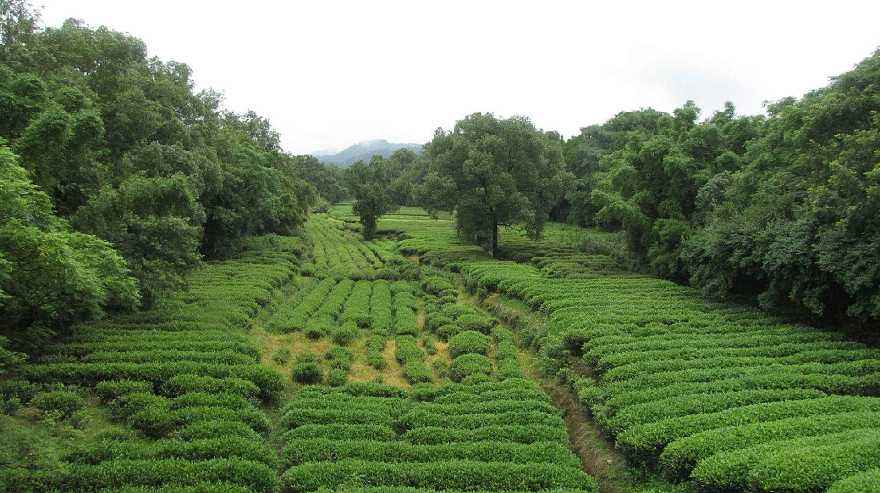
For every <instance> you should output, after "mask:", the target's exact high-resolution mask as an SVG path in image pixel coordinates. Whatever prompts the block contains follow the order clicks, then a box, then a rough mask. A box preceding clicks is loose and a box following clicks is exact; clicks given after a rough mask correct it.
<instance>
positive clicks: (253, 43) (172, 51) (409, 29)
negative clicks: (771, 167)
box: [34, 0, 880, 153]
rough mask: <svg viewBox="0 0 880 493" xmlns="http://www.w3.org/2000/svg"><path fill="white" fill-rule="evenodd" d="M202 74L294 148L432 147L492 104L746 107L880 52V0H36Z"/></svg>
mask: <svg viewBox="0 0 880 493" xmlns="http://www.w3.org/2000/svg"><path fill="white" fill-rule="evenodd" d="M34 3H35V5H42V6H43V7H44V9H43V20H44V23H45V24H46V25H49V26H57V25H59V24H60V23H61V22H62V21H63V20H64V19H67V18H69V17H75V18H78V19H82V20H84V21H85V22H86V23H88V24H89V25H91V26H98V25H107V26H109V27H111V28H112V29H115V30H118V31H124V32H127V33H130V34H132V35H135V36H137V37H139V38H141V39H143V40H144V41H145V42H146V44H147V47H148V49H149V52H150V54H151V55H155V56H158V57H159V58H161V59H163V60H176V61H180V62H184V63H187V64H189V65H190V66H191V67H192V68H193V70H194V73H195V80H196V83H197V86H198V87H199V88H208V87H210V88H214V89H217V90H220V91H221V92H223V93H224V94H225V104H226V107H227V108H229V109H231V110H235V111H246V110H248V109H253V110H254V111H256V112H257V113H259V114H261V115H264V116H267V117H268V118H269V119H270V120H271V122H272V124H273V125H274V126H275V127H276V128H277V129H278V131H279V132H280V133H281V136H282V140H283V145H284V147H285V149H287V150H288V151H291V152H296V153H308V152H311V151H316V150H324V149H341V148H343V147H346V146H348V145H350V144H352V143H355V142H358V141H363V140H370V139H377V138H385V139H388V140H390V141H394V142H416V143H424V142H426V141H428V140H430V139H431V136H432V135H433V132H434V129H435V128H437V127H444V128H450V127H452V125H454V123H455V121H456V120H457V119H459V118H461V117H463V116H465V115H467V114H469V113H472V112H475V111H490V112H494V113H496V114H498V115H500V116H510V115H513V114H520V115H526V116H529V117H531V118H532V120H533V121H534V122H535V124H536V125H537V126H538V127H540V128H543V129H545V130H557V131H560V132H561V133H563V134H564V135H566V136H568V135H572V134H575V133H577V132H578V129H579V128H581V127H583V126H586V125H589V124H592V123H601V122H603V121H605V120H607V119H608V118H610V117H611V116H613V115H614V114H615V113H617V112H619V111H623V110H632V109H638V108H641V107H648V106H651V107H654V108H656V109H660V110H667V111H668V110H672V109H673V108H675V107H677V106H679V105H681V104H682V103H684V102H685V101H687V100H688V99H693V100H694V101H696V102H697V104H698V105H699V106H700V107H701V108H703V109H704V112H703V115H704V116H705V115H708V114H709V113H711V111H714V110H716V109H718V108H720V107H721V106H722V105H723V103H724V101H726V100H730V101H733V102H734V103H735V104H736V105H737V108H738V109H739V110H740V112H742V113H757V112H760V111H762V107H763V106H762V105H763V102H764V101H766V100H775V99H779V98H781V97H785V96H799V95H801V94H803V93H804V92H806V91H808V90H810V89H813V88H817V87H821V86H823V85H825V84H827V82H828V78H829V77H831V76H834V75H836V74H839V73H841V72H844V71H846V70H849V69H850V68H852V67H853V66H854V65H855V64H856V63H858V62H859V61H860V60H862V59H864V58H865V57H867V56H869V55H870V54H871V53H872V52H873V51H874V50H875V49H877V48H878V47H880V23H878V20H880V1H877V0H873V1H872V0H866V1H848V0H836V1H833V2H829V1H822V2H813V1H804V0H801V1H774V0H763V1H743V0H739V1H736V2H731V1H723V2H722V1H711V0H703V1H693V2H691V1H666V2H662V1H656V0H650V1H638V2H636V1H619V0H618V1H614V2H601V3H600V2H587V1H570V2H565V1H548V0H540V1H539V0H535V1H532V2H518V1H511V0H507V1H477V0H471V1H454V0H443V1H414V0H408V1H345V2H343V1H327V0H323V1H317V0H316V1H283V2H282V1H259V0H248V1H245V2H242V1H234V2H233V1H216V0H215V1H207V0H205V1H196V0H175V1H168V0H152V1H148V2H147V1H122V0H77V1H74V0H34Z"/></svg>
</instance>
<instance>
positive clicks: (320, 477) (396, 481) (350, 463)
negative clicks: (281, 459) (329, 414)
mask: <svg viewBox="0 0 880 493" xmlns="http://www.w3.org/2000/svg"><path fill="white" fill-rule="evenodd" d="M352 480H356V481H357V482H358V483H359V484H361V485H364V486H379V485H382V486H415V487H418V488H430V489H435V490H445V489H463V490H464V489H470V490H473V489H477V490H516V489H519V490H526V491H538V490H544V489H551V488H573V489H579V490H583V491H598V487H597V484H596V482H595V480H594V479H593V478H591V477H590V476H588V475H587V474H585V473H584V472H583V471H581V470H580V469H577V468H566V467H563V466H558V465H554V464H510V463H497V462H472V461H444V462H439V461H438V462H434V463H400V464H389V463H385V462H368V461H357V460H344V461H338V462H312V463H307V464H302V465H299V466H294V467H292V468H290V469H288V470H287V471H286V472H285V473H284V475H283V476H282V483H283V484H284V486H285V488H287V489H288V490H289V491H291V492H295V493H299V492H306V491H316V490H318V489H320V488H330V489H335V488H336V487H338V486H340V485H343V484H346V483H347V482H350V481H352Z"/></svg>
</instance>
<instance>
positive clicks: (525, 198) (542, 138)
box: [423, 113, 571, 256]
mask: <svg viewBox="0 0 880 493" xmlns="http://www.w3.org/2000/svg"><path fill="white" fill-rule="evenodd" d="M427 153H428V157H429V158H430V160H431V163H430V171H429V174H428V176H427V178H426V179H425V184H424V187H423V195H424V201H425V205H426V207H428V208H429V209H441V210H454V211H455V212H456V226H457V228H458V232H459V235H460V236H461V237H462V238H463V239H465V240H467V241H470V242H473V243H476V244H479V245H483V246H484V247H486V248H487V249H488V250H489V251H490V252H491V253H492V255H493V256H496V255H497V253H498V227H499V226H504V225H513V224H521V225H523V226H524V227H525V228H526V231H527V232H528V233H529V235H530V236H532V237H535V238H537V237H538V236H540V235H541V232H542V231H543V229H544V223H545V222H546V221H547V218H548V215H549V213H550V210H551V209H552V208H553V206H554V205H555V204H556V203H557V202H558V201H559V199H560V198H561V197H562V195H563V193H564V192H565V187H566V184H567V183H568V182H570V181H571V174H570V173H567V172H566V171H565V170H564V166H563V163H562V150H561V145H560V142H559V140H558V139H552V138H550V137H549V136H548V135H546V134H544V133H542V132H541V131H539V130H538V129H536V128H535V126H534V125H533V124H532V123H531V122H530V121H529V120H528V119H527V118H524V117H513V118H508V119H498V118H496V117H495V116H494V115H492V114H491V113H485V114H484V113H474V114H472V115H469V116H468V117H466V118H465V119H463V120H460V121H459V122H458V123H456V124H455V128H454V129H453V130H452V131H449V132H447V131H444V130H442V129H440V130H438V131H437V133H436V134H435V135H434V139H433V140H432V141H431V142H430V143H429V144H428V146H427Z"/></svg>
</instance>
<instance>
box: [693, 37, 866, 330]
mask: <svg viewBox="0 0 880 493" xmlns="http://www.w3.org/2000/svg"><path fill="white" fill-rule="evenodd" d="M878 81H880V52H877V53H875V54H873V55H872V56H871V57H869V58H867V59H865V60H864V61H862V62H861V63H860V64H859V65H858V66H857V67H856V68H855V69H854V70H852V71H850V72H847V73H845V74H842V75H840V76H839V77H836V78H835V79H834V81H833V82H832V83H831V84H830V85H829V86H828V87H826V88H823V89H819V90H816V91H812V92H810V93H808V94H807V95H805V96H804V97H803V98H802V99H800V100H798V101H795V100H793V99H785V100H782V101H780V102H778V103H776V104H774V105H772V106H771V107H770V109H769V111H770V118H769V119H768V120H767V124H766V127H765V130H764V132H763V133H762V135H761V136H760V137H759V138H756V139H755V140H754V141H752V143H751V145H750V146H749V148H748V153H747V158H748V159H747V165H746V166H744V167H743V168H742V169H741V170H740V171H739V172H737V173H734V174H732V175H731V176H729V177H726V178H725V181H724V182H721V183H719V184H718V190H719V191H718V192H717V193H715V192H713V193H714V195H713V194H710V193H708V191H707V192H706V195H707V196H709V197H708V198H707V200H706V201H707V205H708V206H707V207H705V209H706V210H707V212H708V214H707V220H706V228H705V230H704V231H701V232H700V234H698V235H696V236H695V237H694V238H693V240H692V241H691V242H689V248H688V249H687V250H686V252H685V255H684V261H685V262H686V263H687V264H688V265H689V267H690V269H691V271H692V272H693V283H694V284H695V285H696V286H699V287H700V288H701V289H703V291H704V292H706V293H708V294H711V295H715V296H720V297H733V296H739V295H745V296H754V295H755V293H758V296H757V300H758V301H759V302H760V303H761V304H762V306H765V307H780V306H781V307H793V308H795V309H797V310H798V311H799V312H800V313H804V314H808V315H811V316H814V317H824V318H826V319H829V320H834V319H839V318H842V317H845V318H849V319H852V320H856V321H861V322H863V323H864V322H868V321H870V320H872V319H877V317H878V315H880V296H878V289H880V277H878V276H880V270H878V267H877V262H876V259H878V258H880V255H878V252H880V250H878V248H880V247H878V245H880V243H878V241H877V238H878V235H880V222H878V219H877V218H878V217H880V214H878V210H880V197H878V195H877V190H878V187H877V184H878V181H877V180H878V179H880V171H878V168H877V158H878V152H880V151H878V149H880V130H878V128H880V125H878V123H880V116H878V114H877V112H878V110H880V106H878V100H877V94H878V91H880V89H878V87H880V86H878Z"/></svg>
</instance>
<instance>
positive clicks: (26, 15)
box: [0, 1, 336, 328]
mask: <svg viewBox="0 0 880 493" xmlns="http://www.w3.org/2000/svg"><path fill="white" fill-rule="evenodd" d="M0 35H2V40H3V43H2V45H0V108H2V111H0V137H2V138H3V139H5V140H4V144H3V157H2V159H3V160H4V164H3V166H4V170H3V172H4V186H8V187H17V188H15V190H25V189H27V190H30V191H29V192H28V196H29V197H31V198H32V199H31V200H30V201H28V202H16V203H17V204H18V205H17V206H16V207H17V209H16V210H18V212H17V213H16V214H15V215H14V217H12V216H11V217H10V218H7V219H4V223H3V228H4V230H3V231H4V234H3V239H2V240H0V242H2V245H0V258H3V259H4V263H3V265H4V276H3V279H4V286H7V287H8V286H16V289H15V290H9V289H5V288H4V291H6V293H5V298H4V300H3V304H4V305H3V306H4V310H7V311H5V312H4V314H6V315H9V317H4V319H5V320H8V321H10V322H14V324H15V325H16V326H18V327H29V326H32V325H35V324H43V325H45V326H49V325H51V326H54V327H56V328H57V327H60V326H63V325H69V324H71V323H74V322H76V321H79V320H85V319H89V318H95V317H99V316H101V313H102V311H103V310H104V309H105V308H111V307H112V308H114V309H116V308H123V307H128V308H131V305H132V304H138V303H140V304H143V305H145V306H149V305H150V304H151V303H152V302H153V301H154V300H155V299H156V297H157V295H158V294H159V293H161V292H163V291H167V290H169V289H176V288H179V287H180V286H181V284H182V282H183V279H184V275H185V274H186V273H187V272H188V271H190V270H191V269H193V268H195V267H196V266H198V265H199V264H200V263H201V262H202V260H203V259H205V258H207V259H214V258H222V257H225V256H228V255H231V254H233V253H235V252H236V250H237V249H238V246H239V244H240V243H241V240H242V239H244V238H246V237H248V236H251V235H258V234H265V233H290V232H292V231H294V230H295V229H296V228H298V227H299V226H300V225H301V224H302V223H303V222H304V221H305V219H306V214H307V211H308V209H309V207H311V206H312V205H313V204H314V203H315V201H316V199H317V194H316V190H315V187H314V186H313V185H311V184H310V183H309V182H308V181H306V179H304V177H305V176H306V175H308V172H309V171H310V170H308V169H307V168H308V166H309V165H310V164H311V163H309V162H308V160H307V159H303V158H297V157H294V156H290V155H287V154H285V153H284V152H283V151H282V150H281V148H280V144H279V142H280V140H279V136H278V134H277V132H276V131H275V130H274V129H273V128H272V126H271V125H270V123H269V122H268V121H267V120H266V119H265V118H263V117H260V116H259V115H256V114H255V113H252V112H249V113H245V114H234V113H230V112H228V111H225V110H223V109H222V105H221V102H222V101H221V97H220V96H219V94H218V93H216V92H213V91H210V90H209V91H200V92H197V91H195V90H194V85H193V81H192V73H191V70H190V68H189V67H188V66H187V65H185V64H182V63H178V62H174V61H162V60H159V59H158V58H155V57H151V56H149V55H148V53H147V49H146V46H145V45H144V43H143V42H142V41H141V40H139V39H137V38H134V37H132V36H129V35H126V34H123V33H119V32H115V31H112V30H110V29H108V28H105V27H99V28H91V27H89V26H87V25H85V24H83V23H82V22H79V21H74V20H68V21H66V22H65V23H64V24H63V25H62V26H60V27H58V28H55V27H47V28H42V27H41V26H40V21H39V18H38V16H37V15H36V14H34V12H33V11H32V10H31V9H30V8H29V6H28V4H27V2H23V1H13V2H3V3H2V8H0ZM13 178H14V179H13ZM7 180H9V181H8V182H7ZM9 193H18V192H12V191H10V192H9ZM333 198H336V197H333ZM6 205H7V204H4V206H6ZM9 214H12V213H11V212H10V213H9ZM48 244H52V245H54V246H53V247H52V249H51V252H54V253H51V255H50V254H49V253H48V252H49V251H50V250H49V249H46V250H45V252H44V253H45V255H43V256H39V255H36V256H33V255H30V256H29V253H30V254H33V253H34V252H36V251H37V250H35V249H37V248H38V247H39V246H40V245H48ZM77 252H80V253H77ZM38 261H39V262H44V264H43V265H41V267H40V270H43V269H46V272H47V275H46V276H44V277H34V278H32V279H26V278H25V277H24V276H27V275H28V274H27V273H28V272H33V271H32V270H31V269H28V268H27V267H26V266H25V264H24V263H26V262H38ZM99 261H100V262H99ZM53 262H54V263H56V264H57V266H58V269H55V271H57V272H58V275H59V276H61V270H59V269H61V267H60V266H61V265H65V264H64V263H65V262H66V263H68V264H69V263H71V262H77V263H78V265H77V266H75V267H71V266H68V267H67V268H69V269H70V272H79V273H82V275H68V276H66V278H65V279H64V280H63V281H64V282H61V281H60V280H59V283H60V284H58V287H57V289H58V290H60V291H61V292H63V293H64V294H61V293H56V294H57V296H54V295H53V296H49V295H48V293H49V291H44V295H43V296H42V297H37V296H34V295H32V294H33V293H32V292H31V291H28V290H31V289H33V290H42V289H49V284H51V282H54V281H53V279H54V278H53V277H52V276H51V275H50V274H49V273H50V272H53V269H54V268H53V267H51V265H50V264H52V263H53ZM95 262H99V263H98V264H96V265H93V264H94V263H95ZM101 269H104V270H103V271H102V270H101ZM98 273H102V274H101V275H106V276H107V278H106V279H98V278H97V277H100V276H98ZM114 276H115V277H114ZM59 279H60V278H59ZM122 279H127V281H125V282H122ZM37 283H41V284H45V286H38V285H37ZM107 283H109V284H107ZM105 284H106V285H105ZM65 286H68V287H65ZM53 289H54V288H53ZM123 292H124V294H123ZM28 293H31V294H28ZM71 297H72V298H71ZM133 302H134V303H133ZM25 307H29V308H28V309H26V308H25ZM26 312H27V313H29V314H27V315H25V313H26ZM15 313H17V314H19V315H15V316H13V315H12V314H15ZM50 319H51V320H53V322H52V323H51V324H48V321H49V320H50ZM44 322H47V324H44Z"/></svg>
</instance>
